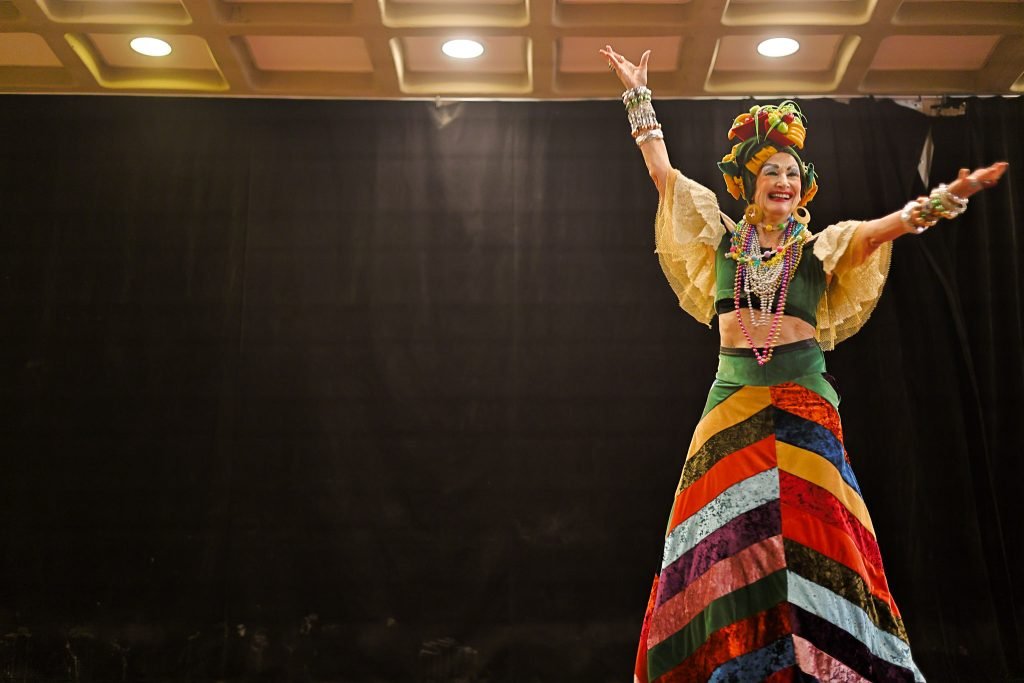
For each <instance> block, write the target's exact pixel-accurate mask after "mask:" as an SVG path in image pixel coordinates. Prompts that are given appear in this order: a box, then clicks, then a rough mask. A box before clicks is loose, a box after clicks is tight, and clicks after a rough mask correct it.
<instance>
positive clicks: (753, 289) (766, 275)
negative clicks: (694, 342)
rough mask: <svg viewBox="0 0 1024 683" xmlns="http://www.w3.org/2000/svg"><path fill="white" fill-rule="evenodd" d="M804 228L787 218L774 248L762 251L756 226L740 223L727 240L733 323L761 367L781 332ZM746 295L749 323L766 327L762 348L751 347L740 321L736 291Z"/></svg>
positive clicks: (798, 259) (770, 355) (748, 336)
mask: <svg viewBox="0 0 1024 683" xmlns="http://www.w3.org/2000/svg"><path fill="white" fill-rule="evenodd" d="M806 228H807V226H806V225H804V224H803V223H797V222H796V220H795V219H794V218H793V217H792V216H791V217H790V218H789V220H788V221H787V222H786V225H785V227H784V228H783V232H782V238H781V239H780V240H779V245H778V246H777V247H775V248H774V249H768V250H765V249H763V248H762V247H761V240H760V239H759V238H758V235H757V225H756V224H755V225H751V224H749V223H747V222H746V221H745V220H741V221H740V222H739V224H738V225H737V226H736V231H735V232H734V233H733V234H732V238H731V240H730V246H729V253H728V254H726V258H731V259H733V260H734V261H736V278H735V280H734V281H733V303H734V308H735V310H736V320H737V321H738V322H739V324H740V330H741V331H742V332H743V336H744V337H746V339H747V343H748V344H749V345H750V349H751V350H752V351H753V352H754V358H756V359H757V364H758V365H765V364H767V363H768V361H770V360H771V359H772V354H773V353H774V351H775V342H776V340H778V337H779V333H780V332H781V331H782V316H783V312H784V311H785V310H786V295H787V293H788V292H789V283H790V280H792V279H793V276H794V275H795V274H796V269H797V266H798V265H800V258H801V256H803V251H804V241H805V239H806V238H807V229H806ZM780 286H781V288H782V290H781V292H780V293H779V301H778V304H777V305H776V306H775V313H774V315H773V314H772V310H771V306H772V301H774V300H775V293H776V292H777V291H779V287H780ZM741 291H742V292H744V293H745V294H746V295H747V306H748V308H749V309H750V323H751V324H752V325H754V326H755V327H762V326H764V325H767V324H769V320H771V328H770V329H769V330H768V339H767V341H766V343H765V346H764V348H763V349H761V348H758V347H757V346H756V345H755V344H754V339H753V337H752V336H751V334H750V331H749V330H748V329H747V326H746V325H745V324H744V322H743V316H742V310H743V309H742V304H741V303H740V292H741ZM754 295H757V297H758V298H759V299H760V300H761V305H760V310H755V309H754Z"/></svg>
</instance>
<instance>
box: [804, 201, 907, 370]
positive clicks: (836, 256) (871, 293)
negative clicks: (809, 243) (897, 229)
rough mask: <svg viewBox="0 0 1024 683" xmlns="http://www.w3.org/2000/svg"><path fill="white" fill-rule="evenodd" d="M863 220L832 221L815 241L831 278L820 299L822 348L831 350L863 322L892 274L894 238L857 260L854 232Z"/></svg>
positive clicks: (815, 247) (819, 340)
mask: <svg viewBox="0 0 1024 683" xmlns="http://www.w3.org/2000/svg"><path fill="white" fill-rule="evenodd" d="M860 224H861V221H843V222H842V223H837V224H835V225H830V226H828V227H827V228H825V229H824V230H822V231H821V233H820V234H819V235H818V236H817V238H816V239H815V241H814V255H815V256H817V257H818V259H819V260H820V261H821V263H822V265H823V266H824V269H825V273H826V274H829V275H831V280H830V281H829V283H828V286H827V287H826V288H825V293H824V294H823V295H822V297H821V300H820V301H819V302H818V329H817V331H816V333H815V337H816V339H817V340H818V343H819V344H820V345H821V348H823V349H825V350H826V351H831V350H832V349H833V348H835V345H836V344H838V343H839V342H841V341H844V340H846V339H849V338H850V337H852V336H853V335H854V334H856V333H857V332H858V331H860V328H861V327H863V326H864V323H865V322H867V319H868V318H869V317H871V313H872V312H873V311H874V310H875V306H876V305H877V304H878V299H879V297H881V296H882V287H884V286H885V279H886V277H887V276H888V275H889V262H890V260H891V258H892V242H885V243H884V244H882V245H881V246H880V247H878V249H876V250H875V251H874V252H872V254H871V255H870V256H868V258H867V259H865V260H864V261H863V262H862V263H859V264H856V265H855V262H856V259H855V258H854V254H853V248H852V247H853V235H854V233H855V232H856V231H857V227H858V226H860Z"/></svg>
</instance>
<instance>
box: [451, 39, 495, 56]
mask: <svg viewBox="0 0 1024 683" xmlns="http://www.w3.org/2000/svg"><path fill="white" fill-rule="evenodd" d="M441 52H443V53H445V54H446V55H448V56H449V57H454V58H455V59H476V58H477V57H479V56H480V55H482V54H483V53H484V46H483V45H481V44H480V43H478V42H476V41H475V40H464V39H460V40H449V41H448V42H447V43H445V44H444V45H442V46H441Z"/></svg>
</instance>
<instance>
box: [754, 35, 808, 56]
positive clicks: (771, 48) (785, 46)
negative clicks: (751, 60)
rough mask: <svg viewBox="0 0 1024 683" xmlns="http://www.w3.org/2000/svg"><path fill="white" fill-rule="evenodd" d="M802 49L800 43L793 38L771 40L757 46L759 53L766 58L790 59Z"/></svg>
mask: <svg viewBox="0 0 1024 683" xmlns="http://www.w3.org/2000/svg"><path fill="white" fill-rule="evenodd" d="M799 49H800V43H798V42H796V41H795V40H793V39H792V38H769V39H768V40H762V41H761V42H760V43H758V45H757V51H758V53H760V54H762V55H764V56H765V57H788V56H789V55H791V54H793V53H794V52H796V51H797V50H799Z"/></svg>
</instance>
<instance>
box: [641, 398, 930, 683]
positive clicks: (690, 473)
mask: <svg viewBox="0 0 1024 683" xmlns="http://www.w3.org/2000/svg"><path fill="white" fill-rule="evenodd" d="M800 379H803V378H799V379H797V380H794V381H791V382H784V383H780V384H774V385H771V386H739V387H738V388H735V390H731V391H725V392H719V395H720V396H721V398H720V399H719V400H718V401H717V403H714V402H709V407H708V409H707V410H706V412H705V415H704V417H703V419H702V420H701V422H700V424H699V425H698V426H697V429H696V432H695V434H694V438H693V442H692V444H691V445H690V449H689V452H688V454H687V459H686V463H685V465H684V467H683V473H682V476H681V477H680V482H679V487H678V488H677V491H676V497H675V502H674V504H673V506H672V512H671V514H670V515H669V523H668V529H667V530H666V535H665V548H664V554H663V556H662V562H661V571H660V572H659V574H658V576H657V577H656V579H655V582H654V587H653V588H652V591H651V598H650V602H649V604H648V609H647V614H646V616H645V619H644V627H643V632H642V634H641V642H640V648H639V652H638V654H637V665H636V671H635V678H634V680H635V681H636V683H653V682H655V681H657V682H658V683H668V682H670V681H680V682H686V683H695V682H698V681H715V682H725V681H731V682H739V683H743V682H748V681H749V682H751V683H753V682H755V681H773V682H777V681H841V682H848V683H860V682H862V681H872V682H882V681H913V682H916V681H924V677H923V676H922V674H921V672H920V671H919V670H918V668H917V666H916V665H915V664H914V660H913V658H912V656H911V652H910V644H909V641H908V639H907V632H906V629H905V628H904V626H903V620H902V619H901V617H900V613H899V610H898V609H897V607H896V603H895V602H894V601H893V598H892V595H891V594H890V593H889V586H888V584H887V583H886V579H885V571H884V569H883V567H882V558H881V553H880V552H879V549H878V543H877V541H876V539H875V530H874V527H873V525H872V524H871V518H870V517H869V515H868V512H867V508H866V507H865V505H864V501H863V498H862V495H861V490H860V486H859V484H858V483H857V478H856V476H855V475H854V473H853V469H852V467H851V466H850V462H849V458H848V457H847V454H846V451H845V449H844V447H843V434H842V426H841V423H840V420H839V414H838V412H837V410H836V407H835V405H834V401H832V400H828V399H827V398H825V397H823V396H822V395H820V394H819V393H817V392H815V391H813V390H811V389H810V388H808V387H807V386H806V385H808V384H809V382H807V381H800Z"/></svg>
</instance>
